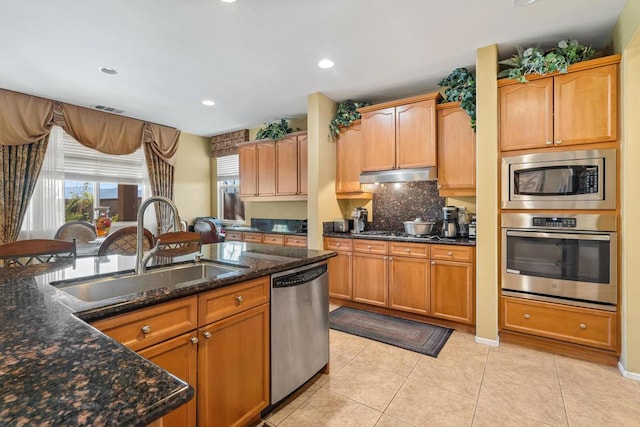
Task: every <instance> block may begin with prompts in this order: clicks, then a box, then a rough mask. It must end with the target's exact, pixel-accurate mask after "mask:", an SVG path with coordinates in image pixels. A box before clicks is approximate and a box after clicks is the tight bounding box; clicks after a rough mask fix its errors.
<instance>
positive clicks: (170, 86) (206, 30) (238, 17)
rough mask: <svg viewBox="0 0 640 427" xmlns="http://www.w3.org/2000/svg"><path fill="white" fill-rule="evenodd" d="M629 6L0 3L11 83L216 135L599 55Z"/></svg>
mask: <svg viewBox="0 0 640 427" xmlns="http://www.w3.org/2000/svg"><path fill="white" fill-rule="evenodd" d="M625 1H626V0H606V1H603V0H538V1H537V2H536V3H534V4H532V5H529V6H526V7H515V6H514V5H513V0H447V1H443V0H238V1H237V2H236V3H223V2H222V1H220V0H110V1H99V0H64V1H61V2H53V1H51V0H29V1H16V0H0V7H1V10H2V11H3V12H2V14H0V40H2V42H1V43H0V70H1V71H0V88H4V89H10V90H14V91H18V92H23V93H27V94H31V95H36V96H42V97H46V98H50V99H55V100H59V101H63V102H68V103H72V104H76V105H81V106H85V107H91V106H95V105H103V106H108V107H113V108H116V109H119V110H123V111H124V112H123V113H122V114H123V115H125V116H129V117H134V118H138V119H143V120H147V121H151V122H155V123H160V124H164V125H168V126H173V127H177V128H178V129H181V130H183V131H185V132H189V133H193V134H196V135H202V136H210V135H215V134H219V133H224V132H227V131H232V130H237V129H244V128H255V127H260V126H261V125H262V124H263V123H265V122H267V121H271V120H276V119H280V118H281V117H287V118H295V117H302V116H305V115H306V106H307V95H309V94H310V93H314V92H321V93H323V94H325V95H326V96H328V97H329V98H331V99H333V100H335V101H343V100H346V99H349V98H351V99H356V100H367V101H370V102H379V101H386V100H390V99H394V98H399V97H404V96H410V95H416V94H420V93H426V92H429V91H433V90H437V89H438V86H437V82H438V81H439V80H440V79H441V78H442V77H445V76H446V75H448V74H449V73H450V72H451V71H452V70H453V69H454V68H457V67H473V66H474V64H475V57H476V50H477V48H479V47H482V46H487V45H490V44H497V45H498V48H499V55H500V57H501V58H506V57H508V56H510V55H511V54H512V53H513V52H514V51H515V47H516V46H529V45H535V44H540V45H541V46H543V47H546V46H552V45H555V43H556V42H557V41H558V40H561V39H567V38H572V39H577V40H578V41H579V42H580V43H582V44H587V45H592V46H593V47H594V48H595V49H596V50H600V49H602V48H603V47H604V46H605V45H607V44H608V43H609V41H610V38H611V31H612V29H613V26H614V24H615V22H616V21H617V19H618V16H619V15H620V12H621V10H622V8H623V7H624V4H625ZM325 57H328V58H331V59H332V60H333V61H334V62H335V67H333V68H331V69H321V68H319V67H318V66H317V63H318V61H319V60H320V59H322V58H325ZM99 67H107V68H113V69H115V70H117V71H118V74H117V75H108V74H104V73H102V72H100V71H99V70H98V68H99ZM204 99H211V100H213V101H215V103H216V104H215V106H212V107H206V106H204V105H202V104H201V101H202V100H204Z"/></svg>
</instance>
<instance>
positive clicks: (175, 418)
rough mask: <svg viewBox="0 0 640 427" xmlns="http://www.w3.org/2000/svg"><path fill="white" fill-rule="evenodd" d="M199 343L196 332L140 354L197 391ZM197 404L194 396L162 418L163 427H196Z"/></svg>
mask: <svg viewBox="0 0 640 427" xmlns="http://www.w3.org/2000/svg"><path fill="white" fill-rule="evenodd" d="M197 342H198V341H197V337H196V332H195V331H194V332H192V333H188V334H184V335H181V336H179V337H176V338H173V339H171V340H168V341H165V342H162V343H160V344H156V345H154V346H152V347H149V348H146V349H144V350H142V351H140V352H139V353H138V354H140V356H142V357H144V358H145V359H149V360H150V361H152V362H153V363H155V364H156V365H158V366H160V367H161V368H162V369H164V370H165V371H168V372H169V373H171V374H173V375H175V376H176V377H178V378H180V379H181V380H183V381H186V382H187V383H189V385H190V386H191V387H193V389H194V390H197V380H196V378H197V376H196V373H197V368H198V357H197V356H198V346H197ZM196 402H197V398H196V397H195V396H194V398H193V399H191V400H190V401H189V402H187V403H185V404H184V405H182V406H181V407H179V408H178V409H176V410H174V411H171V412H169V413H168V414H167V415H165V416H163V417H162V418H161V420H162V425H163V426H194V427H195V425H196Z"/></svg>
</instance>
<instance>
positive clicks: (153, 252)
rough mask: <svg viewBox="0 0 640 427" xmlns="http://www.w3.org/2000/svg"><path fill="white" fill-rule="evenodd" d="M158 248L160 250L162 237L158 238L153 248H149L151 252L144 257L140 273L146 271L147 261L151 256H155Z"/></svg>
mask: <svg viewBox="0 0 640 427" xmlns="http://www.w3.org/2000/svg"><path fill="white" fill-rule="evenodd" d="M158 250H160V239H157V240H156V244H155V245H154V246H153V248H151V250H149V252H148V253H147V254H146V255H145V256H144V258H142V263H141V265H140V273H144V272H145V271H146V269H147V263H148V262H149V260H150V259H151V258H153V256H154V255H155V254H156V253H158Z"/></svg>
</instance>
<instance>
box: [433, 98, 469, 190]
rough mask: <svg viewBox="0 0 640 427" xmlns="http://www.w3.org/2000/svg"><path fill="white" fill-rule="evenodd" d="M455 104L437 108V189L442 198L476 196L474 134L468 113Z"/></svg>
mask: <svg viewBox="0 0 640 427" xmlns="http://www.w3.org/2000/svg"><path fill="white" fill-rule="evenodd" d="M441 105H443V104H441ZM454 105H455V106H452V107H451V108H442V109H439V110H438V191H439V193H440V196H441V197H444V196H447V197H449V196H475V195H476V134H475V132H474V131H473V129H471V118H470V117H469V115H468V114H467V113H466V112H465V111H464V110H463V109H462V108H460V107H459V105H458V103H455V104H454Z"/></svg>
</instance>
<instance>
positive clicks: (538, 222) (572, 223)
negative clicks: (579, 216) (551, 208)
mask: <svg viewBox="0 0 640 427" xmlns="http://www.w3.org/2000/svg"><path fill="white" fill-rule="evenodd" d="M531 225H532V226H534V227H557V228H576V226H577V221H576V219H575V218H558V217H544V216H534V217H533V218H531Z"/></svg>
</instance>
